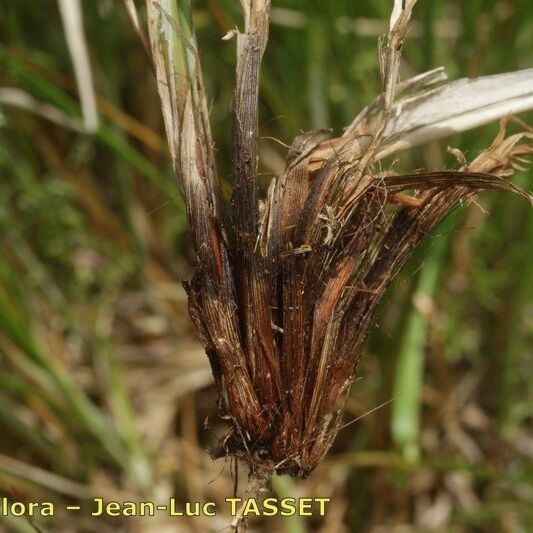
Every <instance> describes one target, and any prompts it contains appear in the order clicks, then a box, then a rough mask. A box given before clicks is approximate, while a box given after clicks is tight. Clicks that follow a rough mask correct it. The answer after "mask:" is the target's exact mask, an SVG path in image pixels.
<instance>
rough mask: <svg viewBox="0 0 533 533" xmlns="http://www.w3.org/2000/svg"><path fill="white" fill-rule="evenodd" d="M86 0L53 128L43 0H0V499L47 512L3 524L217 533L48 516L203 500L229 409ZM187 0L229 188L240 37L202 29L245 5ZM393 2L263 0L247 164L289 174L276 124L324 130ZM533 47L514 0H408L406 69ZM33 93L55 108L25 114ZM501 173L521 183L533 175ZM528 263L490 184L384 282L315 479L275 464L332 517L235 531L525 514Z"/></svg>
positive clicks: (516, 213) (171, 193) (131, 60)
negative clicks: (80, 41)
mask: <svg viewBox="0 0 533 533" xmlns="http://www.w3.org/2000/svg"><path fill="white" fill-rule="evenodd" d="M82 7H83V16H84V27H85V32H86V44H87V47H88V49H89V53H90V61H91V72H92V76H93V78H94V85H95V88H96V93H97V97H98V112H99V117H100V127H99V129H98V131H97V132H96V133H94V134H91V135H88V134H84V133H80V132H79V131H73V130H72V126H73V124H72V118H79V117H80V113H81V110H80V105H79V98H78V93H77V88H76V81H75V77H74V70H73V64H72V61H71V57H70V55H69V50H68V47H67V44H66V37H65V31H64V27H63V25H62V19H61V16H60V12H59V9H58V3H57V2H56V1H55V0H6V1H4V2H3V7H2V16H1V17H0V172H1V179H0V496H6V497H8V498H9V499H10V500H12V501H17V500H21V501H39V500H50V501H54V502H57V503H58V505H59V506H60V507H59V508H58V511H57V513H56V516H54V517H52V518H41V517H36V518H34V519H31V520H28V519H26V518H24V517H13V516H0V524H3V526H0V527H5V528H6V529H5V530H6V531H35V530H38V531H96V530H98V531H142V532H145V531H188V530H191V531H211V530H213V531H215V530H221V529H223V528H224V527H226V526H227V524H228V518H227V516H224V514H223V513H221V514H219V515H218V516H217V517H216V518H214V519H209V518H208V519H206V518H201V517H200V518H189V519H178V518H173V519H170V520H169V519H168V517H167V518H166V519H165V517H164V516H160V517H153V518H146V519H144V520H143V519H138V520H129V521H126V520H119V519H112V518H107V519H101V518H93V517H90V516H89V515H88V513H86V512H81V513H79V514H77V515H73V514H72V513H67V512H66V511H64V506H65V505H67V504H79V505H82V510H85V509H86V507H87V505H88V504H89V503H88V502H89V500H90V498H92V497H94V496H103V497H106V498H109V499H128V498H130V499H135V498H137V499H138V498H141V497H142V498H145V499H147V498H148V499H153V500H155V501H163V502H164V501H166V500H167V499H168V498H169V497H170V496H176V497H177V498H179V499H180V500H182V501H186V500H204V499H208V500H214V501H217V502H221V505H222V502H223V499H224V498H225V497H228V496H231V495H232V491H233V483H232V472H231V469H230V465H229V463H227V462H226V463H225V462H224V461H218V462H213V461H212V460H211V459H210V458H209V455H208V454H207V453H206V451H205V448H206V447H207V446H209V445H212V444H213V443H214V442H216V440H217V438H220V436H221V435H223V431H224V426H223V425H222V424H221V421H220V420H218V419H217V417H216V404H215V396H214V393H213V390H212V388H211V386H210V385H211V374H210V370H209V367H208V365H207V359H206V357H205V356H204V355H203V352H202V349H201V347H200V346H199V345H198V343H197V341H196V340H195V336H194V333H193V331H192V327H191V325H190V323H189V321H188V318H187V311H186V301H185V297H184V294H183V291H182V289H181V285H180V279H181V278H186V277H187V276H189V274H190V260H191V250H190V247H189V241H188V238H187V231H186V226H185V216H184V212H183V205H182V202H181V200H180V198H179V195H178V193H177V188H176V187H175V183H174V179H173V177H172V172H171V169H170V166H169V161H168V155H167V151H166V141H165V140H164V137H163V130H162V123H161V116H160V111H159V103H158V100H157V95H156V90H155V84H154V80H153V76H152V73H151V71H150V68H149V65H148V61H147V58H146V56H145V54H144V51H143V49H142V46H141V45H140V43H139V40H138V38H137V36H136V35H135V34H134V32H133V31H132V28H131V25H130V22H129V20H128V19H127V17H126V15H125V11H124V8H123V5H122V2H119V1H112V0H85V1H84V2H83V3H82ZM193 8H194V21H195V25H196V28H197V32H198V39H199V43H200V50H201V54H202V61H203V69H204V75H205V78H206V85H207V88H208V93H209V96H210V98H211V101H210V106H211V107H210V116H211V123H212V127H213V131H214V137H215V140H216V144H217V159H218V163H219V172H220V176H221V177H222V179H223V180H224V181H225V182H227V178H228V173H229V159H230V156H229V154H230V135H229V132H230V127H229V125H230V102H231V93H232V87H233V79H234V75H233V73H234V67H235V62H234V46H235V45H234V41H229V42H223V41H222V40H221V37H222V36H223V35H224V34H225V33H226V32H227V31H228V30H230V29H231V28H233V27H235V26H236V25H240V24H241V14H240V6H239V3H238V2H237V1H234V0H205V1H198V2H193ZM390 8H391V2H389V1H386V0H379V1H377V0H372V1H370V0H369V1H362V0H360V1H358V2H349V1H348V0H331V1H328V2H310V1H304V0H274V2H273V9H272V28H271V38H270V44H269V48H268V50H267V53H266V57H265V62H264V69H263V74H262V80H261V89H262V95H261V125H260V129H261V135H262V140H261V155H262V163H261V164H262V168H261V176H262V179H264V183H267V182H268V180H269V178H270V177H271V176H272V174H274V173H277V172H280V171H281V170H282V168H283V160H284V157H285V155H286V149H285V148H284V147H283V146H282V145H281V144H280V143H279V142H276V139H277V140H281V141H282V142H284V143H289V144H290V141H291V140H292V138H293V137H294V136H295V135H296V134H298V133H299V132H300V131H301V130H306V129H310V128H320V127H332V128H333V129H334V130H335V131H337V132H340V131H341V130H342V127H343V126H345V125H347V124H348V123H349V122H350V121H351V119H352V118H353V117H354V115H355V114H356V113H357V112H358V111H359V110H360V109H361V108H362V107H363V106H364V105H366V104H367V103H368V102H369V101H370V100H371V99H372V98H373V97H374V96H375V95H376V94H377V93H378V91H379V90H380V84H379V76H378V68H377V54H376V43H377V39H378V36H379V35H381V34H383V33H384V32H385V31H386V28H387V21H388V16H389V12H390ZM532 57H533V10H532V9H531V0H494V1H483V0H447V1H445V0H420V1H419V4H418V6H417V8H416V10H415V17H414V21H413V25H412V29H411V33H410V37H409V41H408V44H407V45H406V51H405V61H404V64H403V66H402V77H403V78H406V77H408V76H410V75H412V74H415V73H419V72H422V71H424V70H428V69H430V68H432V67H436V66H440V65H444V66H445V67H446V68H447V69H448V72H449V75H450V77H451V78H452V79H453V78H457V77H463V76H470V77H474V76H480V75H486V74H493V73H498V72H506V71H511V70H516V69H520V68H528V67H532V66H533V64H532ZM6 88H8V89H9V91H7V92H6ZM12 89H16V90H17V91H16V93H13V91H12ZM10 91H11V92H10ZM13 94H15V95H16V98H14V97H13ZM6 95H8V96H7V97H6ZM13 99H14V100H15V102H13ZM2 102H3V103H2ZM13 103H15V104H16V105H12V104H13ZM46 106H49V107H46ZM50 109H53V114H54V113H55V115H54V116H55V118H56V119H57V120H56V122H57V123H53V122H51V121H50V120H47V119H45V118H43V117H42V116H39V113H41V114H42V113H43V112H45V110H50ZM35 111H37V113H36V112H35ZM522 118H524V119H525V120H529V123H531V118H533V117H532V116H531V114H530V115H529V116H523V117H522ZM76 124H78V122H76V121H75V122H74V126H75V127H76ZM496 131H497V125H492V126H490V127H485V128H482V129H479V130H476V131H473V132H469V133H467V134H464V135H461V136H458V137H456V138H452V139H447V140H446V141H445V142H443V143H440V144H435V145H431V146H428V147H424V148H423V149H416V150H413V151H412V152H410V153H409V154H407V155H405V156H402V158H401V161H400V162H397V163H396V167H398V166H400V167H405V168H410V169H418V168H428V169H435V168H442V167H444V166H446V165H448V166H453V165H454V164H455V163H454V161H453V159H452V158H450V156H448V155H447V154H446V150H445V148H446V146H447V145H451V146H454V147H458V148H460V149H461V150H463V151H464V152H465V153H466V155H467V157H468V158H469V159H472V158H473V157H475V155H476V154H477V153H479V151H480V150H481V149H482V148H483V147H485V146H486V145H488V144H490V142H491V140H492V138H493V136H494V135H495V133H496ZM387 164H389V163H387ZM513 179H514V180H515V181H516V183H519V184H521V185H522V186H524V187H525V188H528V189H529V190H532V189H533V173H532V172H531V171H528V172H523V173H520V174H517V175H516V176H515V177H514V178H513ZM262 185H264V184H262ZM532 264H533V212H532V211H531V209H530V208H529V207H528V206H527V205H526V203H525V202H522V201H520V200H519V199H517V198H513V197H511V196H509V195H504V194H501V195H498V194H491V193H486V194H482V195H480V197H479V199H478V201H477V202H475V203H471V204H469V205H463V206H461V207H459V208H458V209H457V210H456V211H455V212H454V213H453V214H452V215H451V216H450V217H449V219H448V220H446V221H445V222H444V223H443V224H442V225H441V227H440V228H439V229H438V230H437V231H435V232H434V234H433V235H432V236H431V237H429V238H428V239H427V240H426V242H425V243H424V245H423V246H422V249H421V250H419V252H418V253H417V255H416V257H415V258H414V259H413V260H412V261H411V262H410V264H409V265H408V266H407V267H406V268H405V269H404V272H403V273H402V275H401V276H400V277H399V278H398V279H397V280H396V282H395V283H394V285H393V287H392V288H391V290H390V291H389V293H388V294H387V297H386V298H385V301H384V302H383V305H382V308H381V310H380V313H379V317H378V320H377V325H376V327H375V328H374V331H373V333H372V336H371V339H370V343H369V349H368V351H367V354H366V356H365V359H364V362H363V364H362V366H361V369H360V372H359V379H358V381H357V382H356V383H355V385H354V387H353V390H352V395H351V398H350V401H349V404H348V408H347V411H346V414H345V418H346V421H347V422H349V421H352V420H354V419H356V418H360V420H359V421H358V422H357V423H355V424H351V425H350V426H348V427H346V428H345V429H344V430H342V431H341V433H340V434H339V437H338V439H337V443H336V445H335V447H334V449H333V450H332V452H331V453H330V455H329V457H328V459H327V460H326V461H325V463H324V464H323V465H322V466H321V467H320V468H319V469H318V470H317V472H316V473H315V474H314V475H313V476H312V477H311V479H310V480H308V481H306V482H302V483H298V484H296V483H293V482H292V481H290V480H287V479H285V478H277V479H275V480H274V490H275V491H277V493H278V494H280V495H310V496H321V497H331V498H332V502H331V504H330V507H329V511H328V514H327V516H326V517H325V518H320V519H318V518H317V519H316V520H315V519H313V520H309V521H307V520H304V519H269V521H268V522H267V521H263V522H261V521H258V522H257V523H254V525H253V527H255V528H257V529H258V530H265V531H271V530H272V531H278V530H280V531H289V532H296V531H305V530H309V531H372V532H381V531H384V532H385V531H387V532H388V531H428V530H436V531H509V532H514V531H517V532H521V531H531V530H533V378H532V376H533V342H532V340H533V304H532V301H533V298H532V297H533V283H531V276H532V274H533V269H532V267H531V265H532ZM391 400H392V401H391ZM378 406H381V407H380V408H378V409H376V410H374V411H372V410H373V409H375V408H376V407H378ZM371 411H372V412H371ZM241 475H242V473H241ZM221 508H222V509H223V508H224V507H223V506H222V507H221Z"/></svg>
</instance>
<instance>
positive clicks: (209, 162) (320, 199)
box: [127, 0, 533, 477]
mask: <svg viewBox="0 0 533 533" xmlns="http://www.w3.org/2000/svg"><path fill="white" fill-rule="evenodd" d="M241 3H242V5H243V8H244V14H245V31H244V33H237V79H236V89H235V95H234V102H233V131H232V133H233V143H234V145H233V159H232V163H233V198H232V202H231V206H229V205H226V203H225V202H224V200H223V199H222V194H221V193H220V185H219V184H218V181H217V179H216V177H215V176H216V173H215V168H214V158H213V155H212V154H213V149H212V146H213V145H212V140H211V134H210V131H209V124H208V121H207V113H206V111H205V110H206V106H205V95H204V94H203V90H202V82H201V74H200V69H199V68H197V55H195V53H191V46H192V45H191V42H192V43H194V39H193V38H191V36H187V35H185V36H180V37H179V39H180V40H181V42H182V43H183V40H184V39H185V38H187V43H186V45H184V46H183V48H184V54H185V55H186V56H187V57H188V63H187V75H188V76H189V80H190V81H191V84H190V85H189V86H187V87H185V88H183V87H182V88H181V92H179V94H173V93H172V91H174V92H177V91H178V88H177V86H176V79H179V80H181V79H182V78H180V77H177V76H176V72H174V71H173V70H172V68H175V63H174V64H173V63H172V62H170V63H169V57H168V50H169V49H166V48H165V46H166V45H168V44H169V43H167V42H166V41H165V40H164V39H163V38H162V37H161V35H162V31H161V26H162V25H164V21H165V19H166V17H168V14H167V13H163V12H162V10H161V8H160V7H158V6H157V3H156V2H154V1H153V0H147V9H148V15H149V21H150V30H151V31H150V40H149V42H150V44H151V54H152V58H153V63H154V65H155V69H156V73H157V77H158V86H159V92H160V96H161V100H162V102H163V112H164V117H165V125H166V129H167V136H168V138H169V143H170V146H171V154H172V156H173V162H174V166H175V169H176V172H177V174H178V176H179V177H180V183H181V186H182V189H183V191H184V196H185V200H186V204H187V209H188V216H189V225H190V229H191V234H192V239H193V243H194V248H195V251H196V258H197V260H196V265H195V274H194V277H193V279H192V281H191V282H189V283H186V284H185V287H186V289H187V292H188V295H189V309H190V315H191V318H192V320H193V321H194V324H195V325H196V328H197V331H198V333H199V336H200V338H201V340H202V342H203V344H204V346H205V348H206V351H207V354H208V356H209V360H210V362H211V366H212V368H213V375H214V378H215V382H216V386H217V389H218V393H219V398H220V406H219V407H220V411H221V413H222V414H223V415H224V416H225V417H226V418H229V420H230V423H231V429H230V435H229V437H228V439H227V441H226V444H227V450H228V451H229V452H230V453H232V454H234V455H236V456H238V457H239V458H242V459H244V460H245V461H246V462H247V463H248V464H249V465H250V466H251V468H252V470H253V471H255V472H259V473H263V474H264V473H269V472H272V471H278V472H287V473H290V474H292V475H294V476H297V477H305V476H307V475H309V473H310V472H311V471H312V470H313V469H314V468H315V467H316V466H317V464H318V463H319V462H320V460H321V459H322V458H323V457H324V455H325V454H326V452H327V451H328V449H329V447H330V446H331V444H332V443H333V441H334V439H335V437H336V435H337V432H338V430H339V425H340V420H341V414H342V410H343V404H344V401H345V399H346V396H347V394H348V392H349V389H350V386H351V384H352V383H353V381H354V377H355V374H356V370H357V366H358V363H359V361H360V358H361V355H362V352H363V350H364V345H365V339H366V337H367V335H368V331H369V329H370V326H371V324H372V318H373V316H374V311H375V309H376V306H377V305H378V303H379V301H380V299H381V297H382V296H383V293H384V291H385V290H386V288H387V287H388V285H389V284H390V282H391V280H392V279H393V278H394V276H395V275H396V274H397V273H398V271H399V270H400V269H401V268H402V266H403V265H404V264H405V262H406V260H407V259H408V258H409V256H410V255H411V253H412V252H413V250H414V249H415V247H416V246H417V245H418V244H419V243H420V241H421V240H422V239H424V237H426V236H427V235H428V234H429V233H431V231H432V230H433V229H434V228H435V226H436V225H437V224H438V223H439V222H440V221H441V220H442V219H443V218H444V217H445V216H446V215H447V214H448V213H449V212H450V211H451V210H452V209H453V208H454V207H455V206H456V205H457V203H458V202H459V201H461V200H462V199H464V198H469V197H471V196H473V195H475V194H476V193H477V192H478V191H479V190H481V189H498V190H507V191H512V192H516V193H518V194H519V195H521V196H523V197H525V198H527V199H528V200H531V197H530V196H529V195H527V194H526V193H524V192H523V191H521V190H520V189H518V188H517V187H515V186H514V185H512V184H511V183H510V182H509V181H507V179H506V178H507V177H508V176H510V175H511V174H512V173H513V171H514V169H515V168H517V165H518V162H519V158H520V157H521V156H524V155H527V154H530V153H532V152H533V146H532V145H533V143H532V141H533V133H531V131H530V130H528V131H526V132H525V133H519V134H515V135H512V136H510V137H506V135H505V124H503V125H502V128H501V131H500V133H499V135H498V136H497V138H496V139H495V141H494V143H493V144H492V146H490V147H489V148H488V149H487V150H485V151H484V152H483V153H482V154H480V155H479V156H478V157H477V158H476V159H475V160H474V161H473V162H471V163H470V164H468V163H467V162H466V160H465V159H464V157H463V156H462V154H460V153H459V152H457V151H456V152H455V153H456V155H457V156H458V159H459V161H460V164H461V168H460V169H459V170H457V171H442V172H432V173H416V174H408V175H395V174H394V173H391V172H381V171H380V170H379V165H378V164H377V162H378V161H380V160H381V159H382V158H383V157H384V156H385V155H390V154H391V153H394V151H395V150H398V149H401V148H402V147H407V146H408V145H405V139H406V138H409V139H411V138H412V137H408V134H409V135H411V134H412V132H413V130H414V126H413V124H415V125H416V126H417V127H421V126H424V125H423V124H422V125H421V124H419V123H416V120H414V116H415V114H416V113H415V112H416V105H415V104H416V103H417V102H427V101H428V99H431V98H434V97H435V95H436V94H437V93H438V91H439V89H438V84H439V83H441V82H442V81H443V71H442V70H441V69H437V70H435V71H432V72H429V73H426V74H423V75H421V76H418V77H416V78H413V79H411V80H408V81H406V82H402V83H397V80H398V71H399V64H400V55H401V49H402V46H403V41H404V38H405V35H406V31H407V26H408V22H409V19H410V16H411V11H412V9H413V6H414V4H415V1H413V0H411V1H410V0H408V1H407V2H405V5H404V6H403V7H402V2H396V3H395V5H396V9H395V11H394V14H393V19H392V21H391V30H390V33H389V36H388V38H387V40H386V42H385V44H384V45H383V46H382V47H381V49H380V65H381V74H382V78H383V93H382V94H381V95H380V96H379V97H378V98H376V100H375V101H374V102H373V103H372V104H371V105H370V106H368V107H367V108H366V109H365V110H363V112H362V113H361V114H360V115H359V116H358V117H357V118H356V120H355V121H354V122H353V123H352V124H351V125H350V126H349V127H348V128H347V129H346V130H345V132H344V134H343V135H342V136H341V137H338V138H335V139H329V138H328V137H329V136H328V134H327V132H324V131H311V132H308V133H305V134H303V135H300V136H298V137H297V138H296V139H295V141H294V142H293V144H292V146H291V148H290V150H289V153H288V157H287V162H286V167H285V172H284V173H283V175H282V176H280V177H278V178H276V179H274V180H273V181H272V183H271V185H270V187H269V189H268V193H267V195H266V198H265V199H264V202H262V206H261V208H260V206H259V198H258V188H257V167H258V151H257V137H258V112H257V101H258V93H259V73H260V65H261V58H262V55H263V52H264V50H265V47H266V44H267V40H268V12H269V1H268V0H241ZM127 4H128V6H129V7H130V9H131V5H132V2H131V0H129V1H128V0H127ZM137 29H138V30H139V31H141V30H140V29H139V27H138V25H137ZM144 41H145V42H148V39H146V37H144ZM194 50H195V49H194V48H193V51H194ZM450 86H451V85H450ZM450 90H452V91H453V90H454V89H453V87H452V88H451V89H450ZM402 109H405V111H404V113H406V114H408V113H412V115H408V116H404V115H402ZM410 119H412V120H410ZM526 129H527V127H526ZM402 143H403V145H402ZM404 145H405V146H404Z"/></svg>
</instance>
